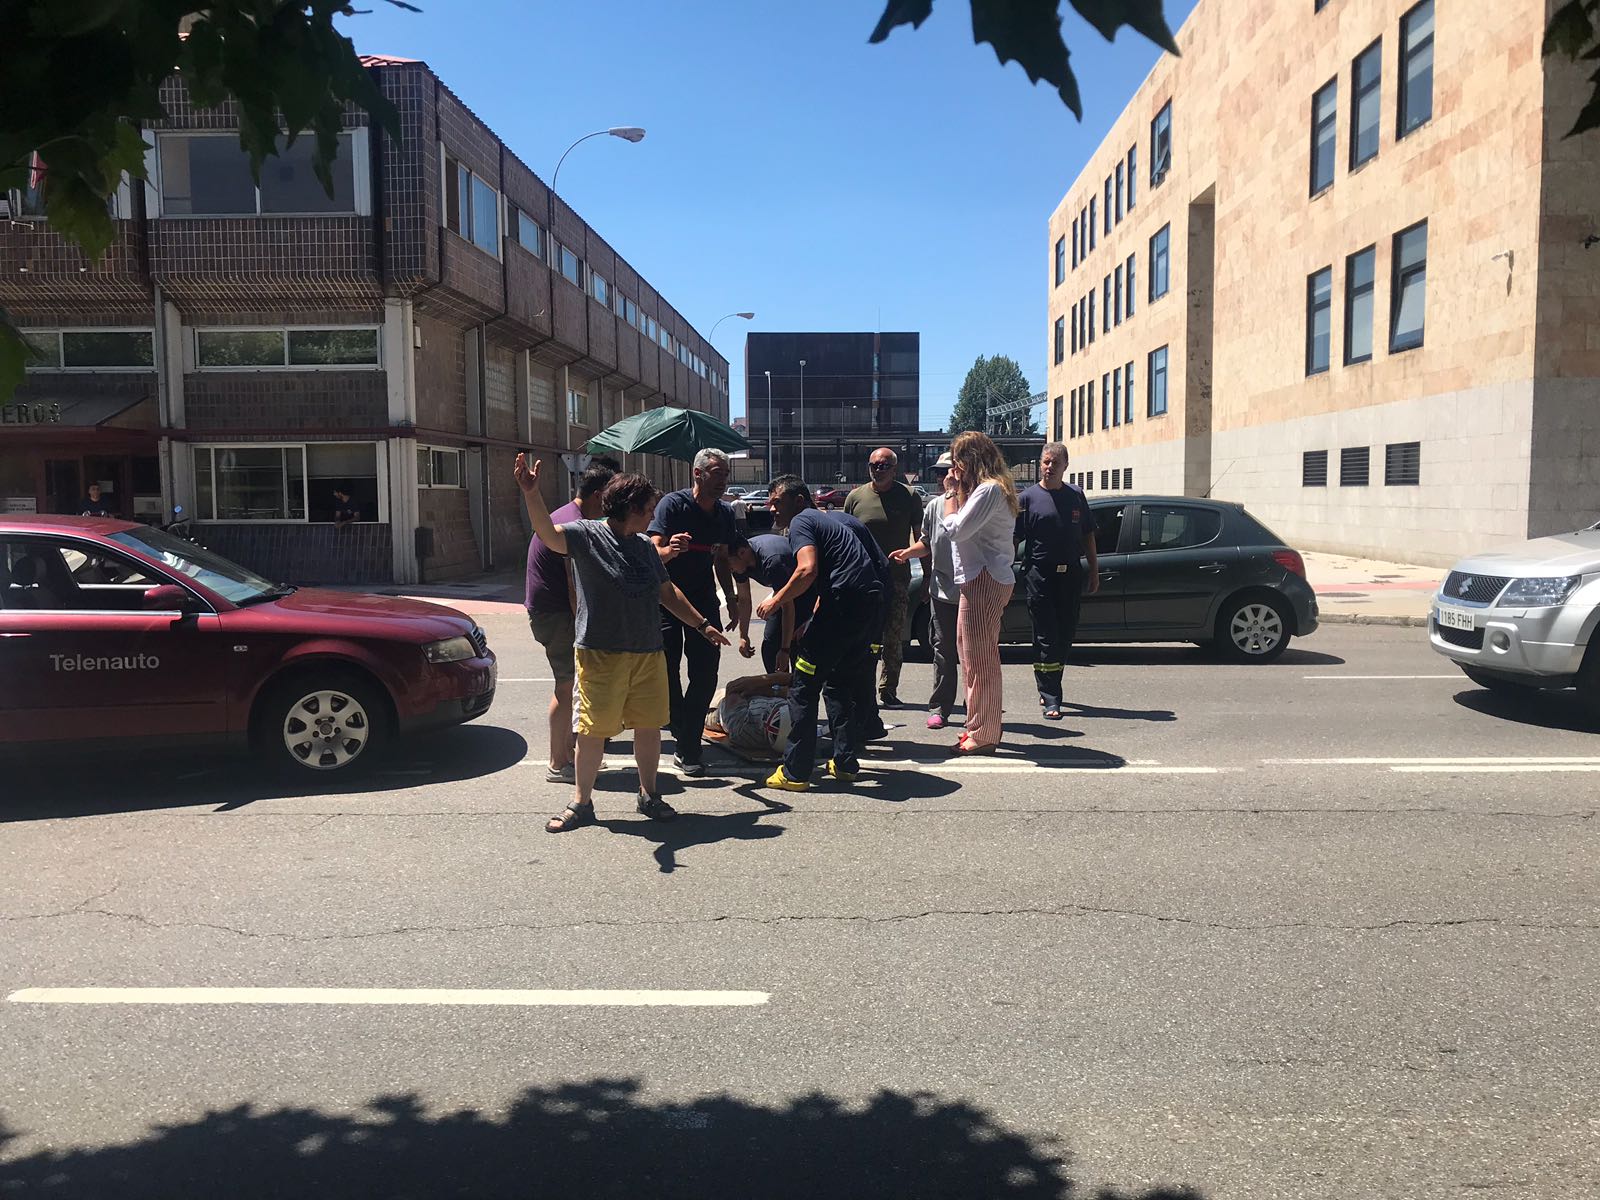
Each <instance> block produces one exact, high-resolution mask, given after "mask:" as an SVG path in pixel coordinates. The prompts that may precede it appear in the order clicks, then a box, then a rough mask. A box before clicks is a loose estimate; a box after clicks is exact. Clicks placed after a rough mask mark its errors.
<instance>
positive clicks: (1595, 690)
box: [1428, 525, 1600, 713]
mask: <svg viewBox="0 0 1600 1200" xmlns="http://www.w3.org/2000/svg"><path fill="white" fill-rule="evenodd" d="M1597 626H1600V525H1595V526H1591V527H1590V528H1588V529H1580V530H1577V531H1575V532H1573V533H1561V534H1556V535H1554V536H1552V537H1543V538H1534V539H1533V540H1532V541H1528V542H1518V543H1515V544H1513V545H1509V546H1502V547H1500V548H1498V549H1495V550H1487V551H1485V552H1484V553H1482V554H1474V555H1472V556H1471V557H1470V558H1464V559H1462V560H1461V561H1460V562H1458V563H1456V565H1455V566H1454V567H1453V568H1452V569H1451V571H1450V574H1449V575H1447V576H1446V577H1445V581H1444V583H1443V584H1442V585H1441V586H1440V588H1439V591H1438V594H1437V595H1435V596H1434V600H1433V612H1432V619H1431V620H1430V621H1429V626H1428V635H1429V640H1430V641H1431V642H1432V644H1433V648H1434V649H1435V650H1436V651H1438V652H1439V653H1440V654H1442V655H1444V656H1445V657H1446V658H1448V659H1450V660H1451V661H1452V662H1454V663H1455V664H1456V666H1458V667H1460V668H1461V669H1462V671H1464V672H1465V673H1466V676H1467V678H1468V679H1470V680H1472V682H1473V683H1476V684H1478V685H1479V686H1481V687H1486V688H1489V689H1491V690H1493V691H1497V692H1502V693H1510V694H1515V693H1517V692H1518V691H1525V690H1526V689H1529V688H1544V689H1559V688H1569V687H1575V688H1577V689H1578V694H1579V695H1580V696H1581V697H1582V698H1583V700H1584V701H1585V702H1586V703H1587V704H1588V705H1589V707H1590V708H1591V709H1593V710H1594V711H1595V712H1597V713H1600V634H1597V632H1596V627H1597Z"/></svg>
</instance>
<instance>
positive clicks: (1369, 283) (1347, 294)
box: [1344, 246, 1378, 364]
mask: <svg viewBox="0 0 1600 1200" xmlns="http://www.w3.org/2000/svg"><path fill="white" fill-rule="evenodd" d="M1377 257H1378V248H1377V247H1376V246H1368V247H1367V248H1366V249H1365V250H1357V251H1356V252H1355V253H1354V254H1352V255H1350V256H1349V257H1347V258H1346V259H1345V260H1344V361H1345V362H1346V363H1347V364H1349V363H1362V362H1367V361H1368V360H1370V359H1371V358H1372V295H1373V271H1374V267H1375V266H1376V263H1377Z"/></svg>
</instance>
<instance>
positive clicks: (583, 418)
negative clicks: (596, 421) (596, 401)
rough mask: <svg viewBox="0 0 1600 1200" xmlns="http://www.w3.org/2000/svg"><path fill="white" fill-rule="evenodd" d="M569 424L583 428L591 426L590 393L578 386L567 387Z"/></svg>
mask: <svg viewBox="0 0 1600 1200" xmlns="http://www.w3.org/2000/svg"><path fill="white" fill-rule="evenodd" d="M567 424H569V425H576V426H578V427H579V428H581V429H587V428H589V393H588V392H581V391H579V390H578V389H577V388H568V389H567Z"/></svg>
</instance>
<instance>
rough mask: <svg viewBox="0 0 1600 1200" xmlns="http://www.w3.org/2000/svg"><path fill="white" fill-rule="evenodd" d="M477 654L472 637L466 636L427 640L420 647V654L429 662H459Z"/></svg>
mask: <svg viewBox="0 0 1600 1200" xmlns="http://www.w3.org/2000/svg"><path fill="white" fill-rule="evenodd" d="M477 654H478V652H477V650H476V649H475V648H474V647H473V645H472V639H471V638H466V637H453V638H445V640H444V641H442V642H429V643H428V644H427V645H426V646H424V647H423V648H422V656H423V657H424V658H426V659H427V660H428V661H429V662H431V663H453V662H461V661H462V660H463V659H467V658H475V657H477Z"/></svg>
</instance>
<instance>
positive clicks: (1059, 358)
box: [1055, 317, 1067, 366]
mask: <svg viewBox="0 0 1600 1200" xmlns="http://www.w3.org/2000/svg"><path fill="white" fill-rule="evenodd" d="M1055 352H1056V364H1057V365H1058V366H1059V365H1060V364H1061V363H1064V362H1066V361H1067V319H1066V318H1065V317H1057V318H1056V326H1055Z"/></svg>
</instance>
